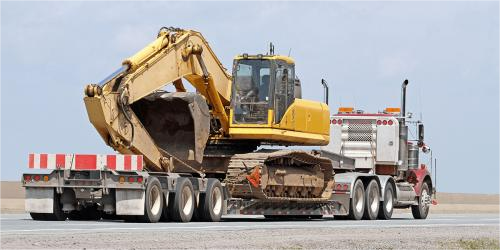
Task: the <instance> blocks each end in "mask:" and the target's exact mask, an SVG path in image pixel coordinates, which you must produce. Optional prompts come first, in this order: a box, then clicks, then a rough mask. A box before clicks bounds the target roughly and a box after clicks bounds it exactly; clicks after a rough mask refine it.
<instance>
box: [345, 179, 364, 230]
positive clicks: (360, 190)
mask: <svg viewBox="0 0 500 250" xmlns="http://www.w3.org/2000/svg"><path fill="white" fill-rule="evenodd" d="M352 191H353V194H352V198H351V205H350V206H349V218H350V219H353V220H361V218H362V217H363V213H364V211H365V206H366V204H365V187H364V185H363V182H362V181H361V180H360V179H358V180H356V182H354V188H353V189H352Z"/></svg>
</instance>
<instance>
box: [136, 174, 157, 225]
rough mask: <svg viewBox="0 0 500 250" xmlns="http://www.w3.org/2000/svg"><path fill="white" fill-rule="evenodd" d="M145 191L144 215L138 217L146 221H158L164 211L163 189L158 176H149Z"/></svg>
mask: <svg viewBox="0 0 500 250" xmlns="http://www.w3.org/2000/svg"><path fill="white" fill-rule="evenodd" d="M145 192H146V193H145V199H144V215H139V216H138V218H137V219H139V221H142V222H146V223H156V222H158V221H159V220H160V217H161V213H162V211H163V191H162V189H161V183H160V181H159V180H158V178H156V177H154V176H150V177H149V178H148V182H147V184H146V190H145Z"/></svg>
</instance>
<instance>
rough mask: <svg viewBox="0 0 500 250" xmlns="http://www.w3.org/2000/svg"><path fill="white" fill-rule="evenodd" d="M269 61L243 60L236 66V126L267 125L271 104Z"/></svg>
mask: <svg viewBox="0 0 500 250" xmlns="http://www.w3.org/2000/svg"><path fill="white" fill-rule="evenodd" d="M270 72H271V64H270V62H269V60H259V59H243V60H237V61H236V62H235V65H234V83H233V95H232V98H233V100H232V103H233V104H232V108H233V121H232V122H233V123H234V124H267V123H268V110H269V103H270V95H269V92H270V91H269V89H270V81H271V79H270V78H271V74H270Z"/></svg>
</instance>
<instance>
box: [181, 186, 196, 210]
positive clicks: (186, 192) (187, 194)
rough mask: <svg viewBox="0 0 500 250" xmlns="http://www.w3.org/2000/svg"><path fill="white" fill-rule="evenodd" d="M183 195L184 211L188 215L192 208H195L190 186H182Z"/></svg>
mask: <svg viewBox="0 0 500 250" xmlns="http://www.w3.org/2000/svg"><path fill="white" fill-rule="evenodd" d="M181 195H182V196H181V198H182V200H181V201H182V202H181V204H182V212H183V213H184V214H185V215H188V214H189V213H191V210H192V209H193V195H192V193H191V189H190V188H189V186H184V187H183V188H182V192H181Z"/></svg>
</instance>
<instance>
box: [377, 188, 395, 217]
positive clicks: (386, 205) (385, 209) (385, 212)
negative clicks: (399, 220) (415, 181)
mask: <svg viewBox="0 0 500 250" xmlns="http://www.w3.org/2000/svg"><path fill="white" fill-rule="evenodd" d="M393 211H394V189H393V187H392V184H391V183H387V184H386V185H385V189H384V200H383V201H381V202H380V208H379V210H378V218H379V219H382V220H388V219H390V218H391V217H392V212H393Z"/></svg>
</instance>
